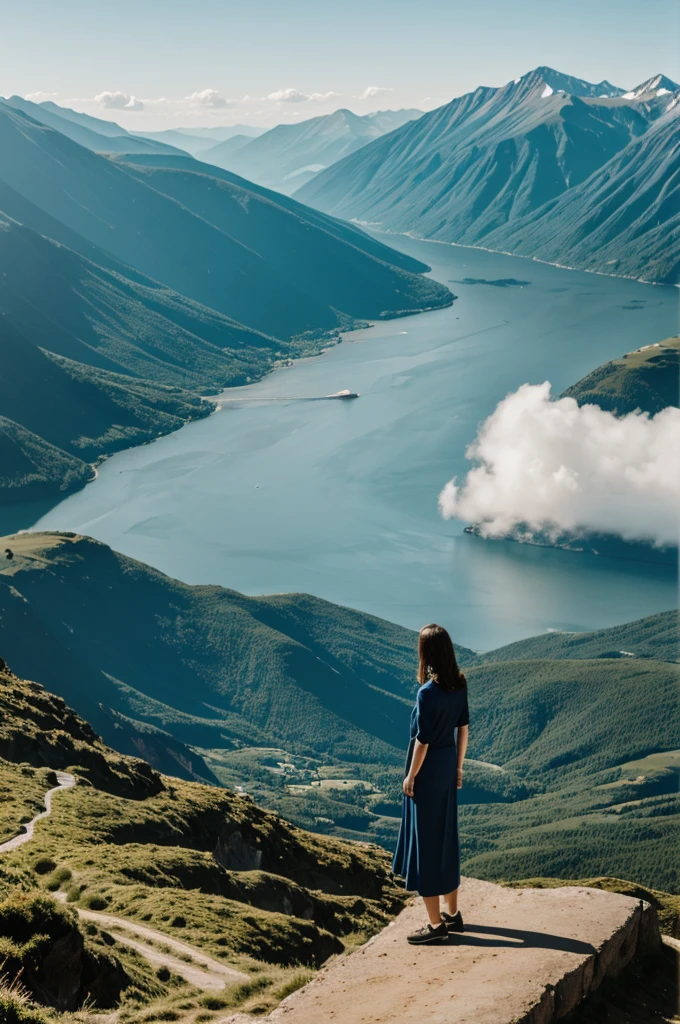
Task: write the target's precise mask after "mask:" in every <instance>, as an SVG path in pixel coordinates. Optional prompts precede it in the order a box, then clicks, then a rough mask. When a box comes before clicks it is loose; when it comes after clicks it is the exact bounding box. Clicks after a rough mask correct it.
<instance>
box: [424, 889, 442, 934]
mask: <svg viewBox="0 0 680 1024" xmlns="http://www.w3.org/2000/svg"><path fill="white" fill-rule="evenodd" d="M423 903H424V904H425V909H426V911H427V916H428V917H429V919H430V924H431V925H432V927H433V928H436V927H437V926H438V925H440V924H441V923H442V915H441V911H440V910H439V896H423Z"/></svg>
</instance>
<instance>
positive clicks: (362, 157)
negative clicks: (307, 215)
mask: <svg viewBox="0 0 680 1024" xmlns="http://www.w3.org/2000/svg"><path fill="white" fill-rule="evenodd" d="M646 125H647V118H646V116H645V115H644V114H643V113H641V112H640V111H638V110H637V109H635V108H633V107H631V106H630V105H627V104H621V103H620V101H616V100H598V101H593V100H590V99H581V98H579V97H577V96H571V95H569V94H568V93H564V92H557V91H555V90H554V89H553V88H552V87H551V86H550V85H549V84H548V83H547V82H546V80H545V78H544V76H543V74H542V72H541V70H540V69H539V70H538V71H535V72H532V73H530V74H529V75H525V76H524V77H523V78H521V79H519V80H517V81H516V82H510V83H509V84H508V85H506V86H504V87H503V88H501V89H488V88H480V89H477V90H476V91H475V92H474V93H469V94H468V95H466V96H461V97H459V98H458V99H455V100H453V101H452V102H451V103H449V104H448V105H447V106H444V107H440V108H439V109H438V110H434V111H431V112H430V113H428V114H425V115H424V116H423V117H422V118H420V119H419V120H418V121H415V122H413V123H411V124H408V125H405V126H404V127H402V128H400V129H399V130H398V131H396V132H392V133H391V134H390V135H389V136H387V137H385V138H383V139H380V140H378V141H377V142H374V143H371V144H370V145H369V146H367V147H365V148H363V149H362V150H360V151H359V152H358V153H356V154H354V155H352V156H350V157H347V158H345V160H344V161H341V162H340V163H338V164H335V165H334V166H333V167H332V168H330V169H329V170H327V171H324V172H323V173H321V174H319V175H318V176H317V177H316V178H314V179H313V181H312V182H310V183H309V184H308V185H306V186H303V187H302V188H301V189H300V190H299V193H298V194H297V198H299V199H301V200H302V201H304V202H309V203H311V204H312V205H314V206H318V207H320V208H322V209H324V210H326V211H327V212H329V213H333V214H335V215H340V216H347V217H350V216H351V217H355V218H358V219H360V220H363V219H365V220H370V221H371V222H373V223H375V222H378V223H380V224H381V225H382V226H384V227H385V228H389V229H391V230H399V231H409V230H415V231H418V232H419V233H420V234H422V235H423V236H425V237H428V238H436V239H440V240H442V241H456V242H462V243H466V244H477V243H479V242H480V241H482V240H483V239H484V238H485V236H486V235H487V234H489V232H490V231H492V230H493V229H494V228H495V227H498V226H499V225H501V224H504V223H505V222H506V221H508V220H514V219H515V218H517V217H519V216H521V214H522V213H526V212H529V211H531V210H535V209H537V208H538V207H539V206H541V205H542V204H543V203H544V202H546V201H548V200H549V199H551V198H553V197H554V196H556V195H559V194H560V193H561V192H563V191H565V190H566V189H567V188H568V187H570V186H572V185H574V184H577V183H578V182H580V181H583V180H584V179H585V178H587V177H588V176H589V175H590V174H591V173H592V172H593V171H594V170H595V169H596V168H598V167H600V166H601V165H602V164H603V163H605V162H606V161H607V160H608V159H609V158H611V157H612V156H613V155H614V154H615V153H616V152H618V151H619V150H620V149H622V148H623V147H624V146H625V145H626V144H627V143H628V142H629V141H630V138H631V136H632V135H634V134H640V133H641V132H642V131H644V129H645V127H646Z"/></svg>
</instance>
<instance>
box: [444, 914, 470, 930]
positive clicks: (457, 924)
mask: <svg viewBox="0 0 680 1024" xmlns="http://www.w3.org/2000/svg"><path fill="white" fill-rule="evenodd" d="M442 921H443V922H444V924H445V925H446V931H447V932H449V933H451V932H464V931H465V925H464V924H463V917H462V914H461V912H460V910H458V911H456V913H455V914H447V913H446V911H445V910H443V911H442Z"/></svg>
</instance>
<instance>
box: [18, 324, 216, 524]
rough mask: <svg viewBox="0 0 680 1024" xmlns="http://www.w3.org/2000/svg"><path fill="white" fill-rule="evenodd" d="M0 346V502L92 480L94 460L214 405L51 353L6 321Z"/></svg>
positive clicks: (39, 496)
mask: <svg viewBox="0 0 680 1024" xmlns="http://www.w3.org/2000/svg"><path fill="white" fill-rule="evenodd" d="M0 346H1V348H2V355H3V358H2V362H1V363H0V384H1V385H2V387H1V388H0V446H1V447H2V449H3V456H4V457H3V459H2V462H1V463H0V465H1V467H2V468H1V469H0V504H7V503H12V502H19V501H33V500H42V499H43V498H47V497H49V496H51V495H63V494H64V493H66V492H68V491H70V490H73V489H75V488H76V487H79V486H82V484H83V483H85V482H86V481H87V480H89V479H91V478H92V475H93V472H92V465H91V464H92V463H94V462H95V461H97V460H98V459H99V458H101V457H102V456H103V455H106V454H110V453H111V452H114V451H117V450H119V449H121V448H127V447H130V446H131V445H134V444H142V443H144V442H147V441H151V440H153V439H154V438H156V437H157V436H158V435H159V434H160V433H169V432H171V431H172V430H177V429H179V427H181V426H183V424H184V423H185V422H187V421H188V420H191V419H199V418H201V417H202V416H207V415H208V412H209V411H210V409H211V406H210V405H209V404H207V403H202V402H201V400H200V398H198V397H196V396H195V395H193V394H191V393H189V392H187V391H185V390H183V389H182V388H179V387H170V386H167V385H158V384H152V383H150V382H148V381H138V380H135V379H134V378H131V377H129V376H125V375H122V374H116V373H111V372H110V371H108V370H102V369H95V368H93V367H90V366H85V365H83V364H82V363H77V362H74V361H73V360H70V359H64V358H61V357H59V356H57V355H55V354H54V353H49V352H47V351H45V350H44V349H42V348H39V347H38V346H37V345H36V344H33V343H31V342H29V341H27V340H26V338H25V336H24V335H21V334H19V333H18V332H16V331H14V330H13V329H12V328H11V327H10V325H9V324H7V323H3V324H2V326H1V327H0ZM28 396H30V400H28Z"/></svg>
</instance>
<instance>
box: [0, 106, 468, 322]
mask: <svg viewBox="0 0 680 1024" xmlns="http://www.w3.org/2000/svg"><path fill="white" fill-rule="evenodd" d="M0 147H1V148H0V152H1V154H2V155H1V157H0V180H2V181H4V182H5V183H6V184H7V185H9V186H10V188H11V189H13V190H14V191H15V192H17V193H19V194H20V195H21V196H22V197H23V198H24V199H26V200H28V201H29V202H31V203H33V204H34V205H35V206H37V207H38V208H39V209H41V210H43V211H44V212H45V213H47V214H49V215H50V216H51V217H52V218H54V219H56V220H57V221H59V222H61V223H62V224H63V225H65V226H66V227H67V228H68V229H70V231H71V232H72V233H74V237H75V238H77V237H82V238H83V239H84V240H85V242H86V243H88V244H89V245H95V246H99V247H100V248H103V249H104V250H106V251H107V252H108V253H110V254H111V255H112V256H114V257H115V258H116V259H117V260H119V261H121V262H123V263H125V264H127V265H129V266H132V267H134V268H135V269H136V270H138V271H141V272H142V273H143V274H145V275H147V276H148V277H151V278H153V279H155V280H157V281H161V282H162V283H164V284H165V285H167V286H169V287H170V288H173V289H174V290H175V291H178V292H180V293H181V294H183V295H185V296H188V297H189V298H191V299H193V300H195V301H197V302H200V303H202V304H204V305H207V306H210V307H212V308H213V309H216V310H217V311H219V312H221V313H224V314H226V315H227V316H230V317H232V318H233V319H235V320H237V321H238V322H239V323H242V324H245V325H246V326H248V327H251V328H255V329H256V330H259V331H263V332H264V333H267V334H273V335H275V336H276V337H278V338H290V337H291V336H293V335H296V334H299V333H301V332H304V331H309V330H319V329H326V330H328V329H333V328H337V326H338V323H339V320H341V319H342V317H341V315H339V313H338V311H341V313H342V314H345V315H346V316H347V317H375V316H380V315H384V314H385V313H386V312H387V311H392V312H400V311H405V310H416V309H420V308H425V307H429V306H433V305H443V304H447V303H448V302H450V301H451V296H450V292H448V290H447V289H446V288H444V287H443V286H441V285H439V284H436V283H435V282H433V281H430V280H428V279H424V278H421V277H419V276H416V275H415V274H413V273H410V272H408V271H402V270H399V269H397V268H396V267H395V266H394V265H392V264H391V263H390V262H389V260H390V259H391V257H390V250H389V249H387V248H386V247H384V259H383V260H379V259H376V258H374V257H373V256H371V255H369V254H368V252H367V251H366V249H370V245H367V246H366V247H365V248H362V243H361V235H360V234H359V233H358V232H350V233H347V232H344V235H343V229H342V226H341V225H338V224H336V223H335V222H333V221H328V219H327V218H326V219H325V223H326V224H327V225H328V230H323V229H322V228H317V227H316V224H317V223H318V215H315V218H314V220H313V221H310V219H309V218H308V217H307V214H306V211H305V208H304V207H302V206H300V205H299V204H295V209H294V210H290V211H289V210H284V209H283V208H282V207H280V206H278V205H277V204H276V203H275V202H274V200H273V199H269V200H267V201H264V200H261V199H260V197H259V196H257V194H255V193H252V192H250V191H249V190H248V188H247V186H246V183H245V182H244V183H243V184H242V185H240V186H239V185H235V184H234V185H230V186H228V187H227V186H223V185H222V183H221V182H219V181H216V180H215V179H213V178H210V177H209V176H208V175H206V174H196V175H195V176H193V177H192V176H191V175H189V174H186V175H184V176H183V183H182V188H183V189H184V191H186V192H188V193H190V194H191V195H192V196H194V197H196V198H197V201H200V202H205V203H206V204H208V205H209V206H210V208H211V209H214V210H216V211H217V212H218V213H219V218H220V222H219V224H216V223H211V222H209V221H207V220H205V219H204V218H203V217H202V216H200V215H197V214H196V213H195V212H193V210H192V209H190V208H188V207H187V206H186V205H183V204H182V202H181V201H177V200H176V199H174V198H170V196H169V195H167V194H164V193H163V192H162V191H160V190H158V189H157V188H156V187H155V185H156V184H157V182H156V181H152V180H150V179H151V178H152V177H153V175H152V174H148V175H146V176H145V175H144V174H141V173H133V171H132V170H131V169H129V168H128V167H127V166H125V165H123V164H120V163H114V162H112V161H111V160H108V159H106V158H105V157H102V156H100V155H98V154H95V153H92V152H90V151H89V150H87V149H85V148H83V147H81V146H78V145H76V144H75V143H73V142H72V141H71V140H70V139H67V138H66V137H65V136H64V135H61V134H60V133H58V132H56V131H53V130H51V129H48V128H46V127H44V126H42V125H39V124H37V123H36V122H34V121H32V120H31V119H30V118H28V117H27V116H26V115H24V114H21V113H19V112H17V111H12V110H10V109H9V108H6V107H5V108H0ZM184 159H185V160H190V159H191V158H189V157H185V158H184ZM203 166H205V165H203ZM159 177H160V176H159ZM85 197H87V199H86V201H85ZM245 209H250V210H251V211H252V213H253V214H255V212H257V214H258V217H257V220H258V223H259V224H262V225H268V230H267V232H266V234H267V236H268V237H269V238H270V239H273V243H274V244H275V243H276V241H277V238H278V249H277V256H278V262H277V264H276V265H274V264H273V262H272V260H270V259H265V258H263V257H262V255H261V254H260V253H259V252H258V249H257V240H256V239H255V238H253V237H252V235H251V233H250V231H249V223H250V222H249V220H248V219H247V218H244V217H243V216H242V215H243V213H244V211H245ZM253 219H255V218H254V217H253ZM232 222H234V223H236V222H238V223H239V224H240V225H241V227H242V231H241V237H240V238H235V237H234V236H233V234H231V233H230V225H231V223H232ZM292 240H296V242H297V248H296V249H295V250H293V249H292V248H291V244H292ZM79 251H80V250H79ZM395 258H396V257H395ZM398 263H399V266H403V265H404V261H403V260H402V259H399V260H398ZM310 266H311V267H314V268H315V272H314V274H313V275H312V277H311V279H308V278H307V276H305V275H306V271H307V268H309V267H310ZM409 269H410V270H416V271H422V270H423V269H425V268H424V267H423V265H422V264H419V263H417V262H416V261H414V260H412V261H410V262H409ZM339 271H341V276H337V277H334V275H338V272H339ZM322 287H323V290H324V292H325V295H326V297H327V298H328V299H329V300H332V305H331V304H330V301H329V302H328V303H327V302H326V301H325V300H324V299H322V298H320V297H319V291H320V289H321V288H322Z"/></svg>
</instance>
